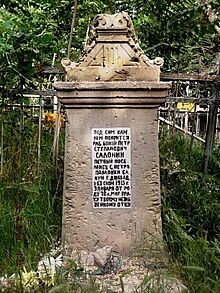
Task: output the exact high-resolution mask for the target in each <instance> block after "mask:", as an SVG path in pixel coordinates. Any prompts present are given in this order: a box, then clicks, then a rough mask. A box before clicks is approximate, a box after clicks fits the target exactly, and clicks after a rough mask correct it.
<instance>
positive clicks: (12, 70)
mask: <svg viewBox="0 0 220 293" xmlns="http://www.w3.org/2000/svg"><path fill="white" fill-rule="evenodd" d="M73 5H74V1H70V0H62V1H58V0H37V1H17V0H12V1H5V0H2V7H1V8H0V79H1V83H2V86H3V89H4V88H9V87H12V85H13V86H14V87H15V86H16V87H18V86H20V87H23V86H24V85H26V86H28V85H29V86H32V87H33V86H36V81H37V80H36V76H35V72H36V71H38V69H39V68H41V67H42V66H43V65H51V62H52V59H53V55H54V54H55V53H56V56H57V59H56V60H57V62H58V63H60V59H61V58H63V57H66V55H67V44H68V39H69V33H70V25H71V19H72V12H73V11H72V10H73ZM207 9H211V12H212V13H214V14H215V15H218V13H219V5H218V0H211V1H208V4H207V3H206V2H203V1H201V2H200V1H197V2H195V1H193V0H182V1H171V0H166V1H161V0H157V1H152V0H151V1H140V0H131V1H127V0H120V1H112V0H105V1H100V0H95V1H88V0H79V1H78V8H77V18H76V26H75V30H74V32H73V41H72V50H71V58H72V59H77V58H78V56H79V54H80V51H81V50H82V48H83V45H84V42H85V36H86V31H87V28H88V25H89V23H90V22H91V20H92V18H93V17H94V16H95V15H96V14H97V13H115V12H119V11H126V12H128V13H129V15H130V16H131V17H132V19H133V22H134V26H135V29H136V33H137V35H138V37H139V39H140V41H141V45H142V48H143V49H144V51H145V52H146V54H147V55H149V57H151V58H153V57H155V56H162V57H164V58H165V69H166V70H170V71H177V70H179V71H184V70H185V71H196V70H198V67H199V64H200V65H207V64H210V61H211V60H212V59H213V58H214V53H215V52H216V51H218V50H219V48H218V44H219V36H218V35H217V33H216V31H215V25H216V24H218V22H219V20H218V18H216V19H214V20H213V21H212V22H210V20H209V19H208V16H207V13H206V11H207ZM25 78H26V79H25ZM31 81H32V82H31Z"/></svg>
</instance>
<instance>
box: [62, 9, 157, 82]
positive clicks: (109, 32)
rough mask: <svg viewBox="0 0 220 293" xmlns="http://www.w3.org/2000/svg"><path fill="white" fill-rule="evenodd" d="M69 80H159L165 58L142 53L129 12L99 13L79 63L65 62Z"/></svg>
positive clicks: (65, 60) (64, 60) (63, 62)
mask: <svg viewBox="0 0 220 293" xmlns="http://www.w3.org/2000/svg"><path fill="white" fill-rule="evenodd" d="M61 63H62V65H63V67H64V69H65V71H66V75H67V80H68V81H97V80H103V81H116V80H117V81H118V80H123V81H126V80H127V81H159V76H160V66H162V65H163V59H162V58H160V57H156V58H155V59H154V60H150V59H149V58H148V57H147V56H146V55H145V54H144V52H143V51H142V50H141V48H140V46H139V44H138V42H137V38H136V35H135V31H134V28H133V24H132V22H131V19H130V17H129V15H128V14H127V13H124V12H123V13H118V14H114V15H108V14H98V15H97V16H96V17H95V18H94V20H93V23H92V28H91V30H90V35H89V38H88V40H87V41H86V46H85V50H84V52H83V53H82V56H81V57H80V59H79V60H78V62H77V63H74V62H71V61H70V60H69V59H66V58H65V59H62V61H61Z"/></svg>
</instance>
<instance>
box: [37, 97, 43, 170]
mask: <svg viewBox="0 0 220 293" xmlns="http://www.w3.org/2000/svg"><path fill="white" fill-rule="evenodd" d="M39 106H40V107H39V120H38V146H37V173H38V175H39V174H40V157H41V124H42V96H41V95H40V105H39Z"/></svg>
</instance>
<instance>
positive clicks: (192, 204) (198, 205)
mask: <svg viewBox="0 0 220 293" xmlns="http://www.w3.org/2000/svg"><path fill="white" fill-rule="evenodd" d="M203 158H204V145H202V144H201V143H198V142H196V141H194V142H193V147H192V148H191V141H190V139H188V138H187V137H185V136H184V135H182V134H180V133H175V134H172V133H170V132H168V131H161V132H160V163H161V186H162V187H161V191H162V207H163V209H162V215H163V232H164V240H165V242H166V245H167V249H168V251H169V252H170V255H171V259H172V262H173V263H175V264H176V269H177V272H178V274H179V276H180V277H181V278H182V280H183V281H184V282H185V283H186V285H187V286H188V288H189V289H190V290H191V292H204V293H205V292H216V293H217V292H220V213H219V211H220V181H219V172H220V165H219V163H220V148H219V146H217V145H216V147H215V149H214V151H213V155H212V159H211V164H210V170H209V175H207V176H203V172H202V171H203Z"/></svg>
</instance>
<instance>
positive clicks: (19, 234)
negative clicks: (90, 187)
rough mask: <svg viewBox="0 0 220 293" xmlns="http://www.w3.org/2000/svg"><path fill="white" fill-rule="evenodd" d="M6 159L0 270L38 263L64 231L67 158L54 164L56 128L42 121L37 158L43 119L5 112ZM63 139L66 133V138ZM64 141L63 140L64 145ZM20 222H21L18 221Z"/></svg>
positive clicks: (0, 191)
mask: <svg viewBox="0 0 220 293" xmlns="http://www.w3.org/2000/svg"><path fill="white" fill-rule="evenodd" d="M1 122H3V123H4V132H3V135H4V140H3V141H4V145H3V150H4V164H3V173H2V176H1V182H0V235H1V237H0V247H1V249H0V275H3V274H5V273H7V274H12V273H14V272H16V271H17V270H18V269H19V267H20V266H22V265H25V266H26V267H27V268H31V267H32V268H33V267H35V266H36V263H37V262H38V261H39V256H40V254H44V253H46V251H48V248H49V246H50V245H51V244H52V243H53V242H54V241H57V239H58V237H59V236H60V230H61V206H62V203H61V201H62V162H60V164H61V170H60V171H59V169H58V171H57V170H56V168H55V167H54V165H53V163H52V145H53V136H54V129H53V128H49V127H46V126H45V125H43V127H42V130H41V141H40V145H41V146H40V148H41V155H40V160H38V154H37V150H38V143H39V142H38V124H37V121H36V122H31V121H30V118H29V117H28V116H27V115H26V113H23V117H22V121H21V116H20V113H19V112H14V111H13V112H5V113H3V114H2V117H1ZM61 139H63V137H61ZM62 144H63V142H61V147H62ZM19 225H20V226H19Z"/></svg>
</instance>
